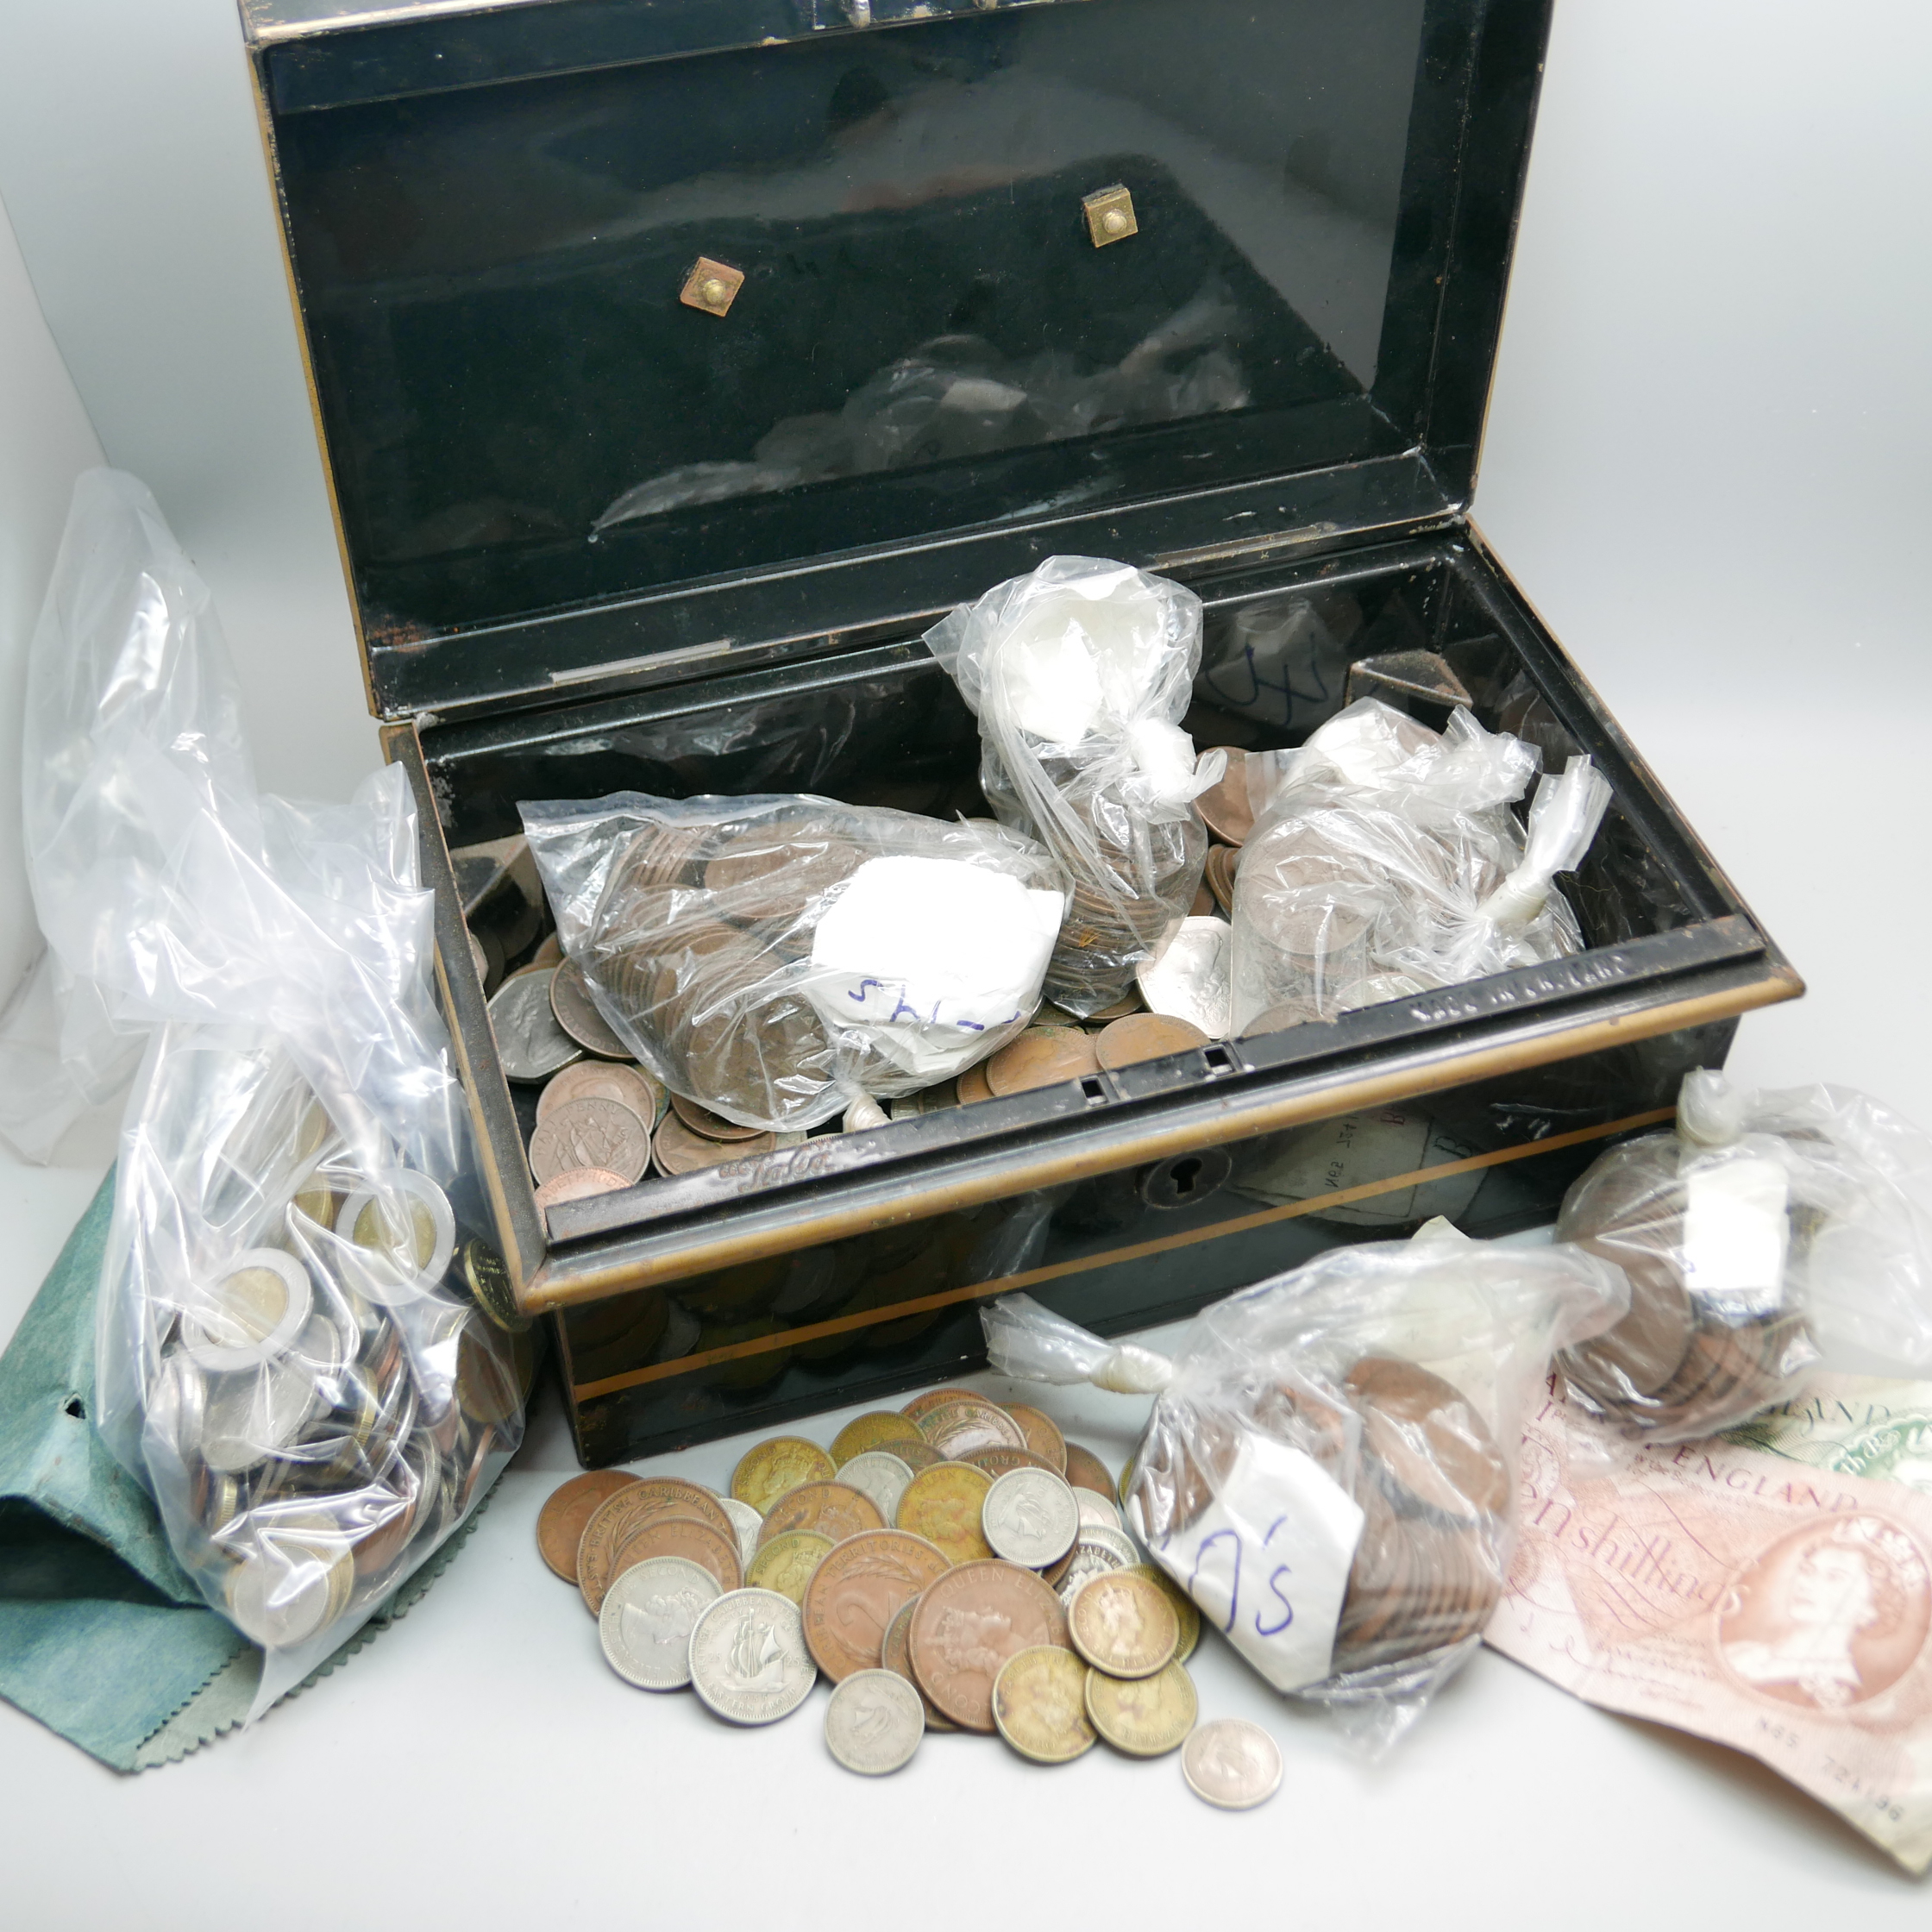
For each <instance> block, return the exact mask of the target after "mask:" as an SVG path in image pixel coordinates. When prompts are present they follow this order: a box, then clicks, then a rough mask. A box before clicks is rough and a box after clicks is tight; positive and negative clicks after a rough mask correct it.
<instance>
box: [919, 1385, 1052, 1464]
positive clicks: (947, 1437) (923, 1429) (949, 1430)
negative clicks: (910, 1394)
mask: <svg viewBox="0 0 1932 1932" xmlns="http://www.w3.org/2000/svg"><path fill="white" fill-rule="evenodd" d="M919 1433H920V1434H921V1435H922V1436H924V1437H925V1440H927V1441H928V1442H930V1443H931V1445H932V1446H933V1447H934V1448H935V1449H937V1450H938V1452H939V1453H940V1454H941V1455H942V1456H944V1457H945V1458H947V1460H948V1461H957V1460H958V1459H959V1458H962V1457H963V1456H965V1455H966V1454H968V1453H969V1452H971V1451H972V1450H975V1449H993V1448H1004V1449H1024V1448H1025V1447H1026V1435H1025V1434H1024V1433H1022V1431H1021V1429H1020V1427H1019V1423H1017V1422H1016V1421H1013V1417H1012V1416H1010V1415H1007V1412H1006V1410H1005V1409H1003V1408H1000V1405H999V1404H998V1403H997V1402H988V1400H987V1399H986V1397H985V1396H960V1397H958V1398H957V1400H956V1401H953V1402H940V1403H937V1404H935V1405H934V1406H933V1407H932V1408H929V1409H927V1410H926V1411H925V1414H924V1415H921V1416H920V1417H919Z"/></svg>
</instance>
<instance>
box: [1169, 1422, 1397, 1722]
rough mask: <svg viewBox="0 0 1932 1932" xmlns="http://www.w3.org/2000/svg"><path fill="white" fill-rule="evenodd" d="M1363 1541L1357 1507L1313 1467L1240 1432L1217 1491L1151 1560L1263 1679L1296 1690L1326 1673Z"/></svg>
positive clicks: (1298, 1454) (1279, 1446)
mask: <svg viewBox="0 0 1932 1932" xmlns="http://www.w3.org/2000/svg"><path fill="white" fill-rule="evenodd" d="M1135 1501H1136V1503H1137V1505H1138V1498H1136V1499H1135ZM1136 1513H1137V1515H1138V1509H1137V1511H1136ZM1137 1527H1138V1525H1137ZM1361 1539H1362V1512H1361V1509H1359V1508H1358V1506H1357V1504H1356V1502H1355V1500H1354V1498H1353V1497H1352V1496H1349V1495H1348V1494H1347V1493H1346V1491H1345V1490H1343V1489H1342V1487H1341V1485H1340V1484H1339V1483H1337V1482H1335V1481H1334V1479H1333V1477H1330V1476H1329V1475H1327V1472H1326V1471H1324V1470H1323V1469H1322V1467H1321V1465H1320V1464H1319V1463H1318V1462H1316V1461H1315V1460H1314V1458H1313V1457H1311V1456H1308V1455H1304V1454H1303V1453H1302V1451H1301V1450H1299V1449H1290V1448H1289V1446H1287V1445H1286V1444H1285V1443H1281V1442H1276V1441H1274V1440H1271V1439H1270V1438H1269V1437H1267V1436H1261V1435H1257V1434H1255V1433H1253V1432H1252V1431H1251V1430H1243V1431H1242V1433H1241V1447H1240V1451H1239V1454H1237V1456H1236V1457H1235V1458H1234V1467H1233V1469H1232V1470H1231V1471H1229V1472H1228V1477H1227V1480H1226V1483H1224V1484H1222V1485H1221V1490H1220V1495H1219V1496H1216V1497H1215V1499H1214V1502H1211V1503H1209V1504H1208V1508H1207V1509H1204V1510H1203V1511H1202V1512H1201V1515H1199V1516H1197V1517H1196V1518H1195V1520H1194V1521H1192V1522H1191V1523H1189V1525H1188V1527H1186V1528H1185V1529H1183V1530H1177V1531H1176V1533H1175V1534H1173V1535H1171V1536H1170V1537H1169V1538H1168V1539H1167V1540H1166V1541H1165V1542H1164V1543H1161V1544H1159V1545H1157V1546H1155V1548H1154V1557H1155V1560H1156V1561H1157V1562H1158V1563H1159V1565H1161V1567H1162V1568H1163V1569H1164V1570H1165V1571H1167V1573H1168V1574H1169V1575H1170V1577H1172V1578H1174V1580H1175V1582H1176V1583H1177V1584H1180V1586H1181V1587H1182V1589H1183V1590H1186V1591H1187V1593H1188V1594H1189V1596H1191V1597H1193V1598H1194V1600H1195V1603H1197V1604H1199V1605H1200V1607H1201V1615H1203V1616H1204V1617H1208V1618H1210V1619H1212V1620H1213V1622H1214V1624H1215V1625H1216V1626H1217V1627H1218V1628H1220V1630H1221V1631H1222V1632H1223V1633H1224V1634H1226V1638H1227V1640H1228V1641H1229V1642H1230V1643H1231V1644H1233V1646H1234V1647H1235V1649H1237V1650H1238V1651H1239V1652H1240V1653H1241V1654H1242V1656H1244V1657H1245V1658H1246V1659H1247V1660H1248V1661H1249V1663H1251V1664H1252V1665H1254V1667H1255V1668H1256V1669H1257V1670H1258V1671H1259V1672H1261V1674H1262V1676H1264V1678H1267V1679H1268V1681H1269V1683H1270V1684H1273V1685H1274V1687H1275V1688H1276V1689H1277V1691H1296V1690H1299V1689H1300V1688H1301V1687H1302V1685H1303V1684H1319V1683H1320V1681H1321V1679H1322V1678H1325V1677H1327V1675H1328V1673H1329V1670H1330V1668H1331V1666H1332V1664H1333V1659H1334V1653H1335V1625H1336V1622H1337V1621H1338V1619H1339V1617H1340V1615H1341V1610H1342V1597H1343V1596H1344V1595H1345V1594H1346V1591H1347V1589H1348V1572H1349V1567H1350V1565H1352V1563H1353V1562H1354V1561H1355V1546H1356V1545H1357V1544H1358V1542H1360V1541H1361Z"/></svg>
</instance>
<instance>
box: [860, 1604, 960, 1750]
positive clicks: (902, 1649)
mask: <svg viewBox="0 0 1932 1932" xmlns="http://www.w3.org/2000/svg"><path fill="white" fill-rule="evenodd" d="M918 1608H919V1598H918V1597H917V1596H913V1597H908V1598H907V1599H906V1602H905V1603H901V1604H900V1607H899V1614H898V1615H896V1616H895V1617H894V1619H893V1620H892V1622H890V1623H889V1624H888V1626H887V1627H886V1640H885V1642H884V1644H883V1645H882V1646H881V1650H880V1655H879V1662H880V1664H881V1667H882V1668H884V1669H886V1670H888V1671H891V1672H894V1674H895V1675H897V1676H899V1677H902V1678H905V1679H906V1682H907V1683H908V1684H911V1685H912V1687H913V1690H914V1691H919V1703H921V1704H923V1705H924V1706H925V1728H926V1729H927V1730H929V1731H957V1729H958V1728H959V1727H958V1725H957V1724H956V1723H954V1722H953V1721H952V1720H951V1718H950V1717H948V1716H944V1714H943V1713H942V1712H940V1711H938V1710H937V1709H934V1708H933V1703H932V1700H931V1698H930V1697H927V1696H926V1694H925V1691H920V1690H919V1679H918V1678H916V1677H914V1676H913V1653H912V1646H911V1634H912V1628H913V1611H914V1610H916V1609H918Z"/></svg>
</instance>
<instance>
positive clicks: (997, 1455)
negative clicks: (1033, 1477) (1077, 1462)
mask: <svg viewBox="0 0 1932 1932" xmlns="http://www.w3.org/2000/svg"><path fill="white" fill-rule="evenodd" d="M955 1460H956V1461H958V1462H963V1463H970V1464H971V1465H973V1467H974V1468H975V1469H983V1470H984V1471H986V1473H987V1474H988V1476H990V1477H992V1478H993V1479H994V1482H998V1481H999V1479H1000V1477H1002V1476H1004V1475H1006V1474H1007V1473H1008V1472H1009V1471H1013V1470H1016V1469H1044V1470H1045V1471H1048V1473H1049V1474H1051V1475H1054V1476H1057V1475H1058V1474H1059V1473H1060V1471H1059V1467H1058V1465H1057V1464H1054V1463H1051V1462H1049V1461H1048V1460H1047V1458H1045V1457H1044V1456H1037V1455H1035V1454H1034V1453H1033V1452H1032V1450H1031V1449H1008V1448H1007V1447H1006V1446H1004V1445H1003V1444H1001V1445H998V1446H994V1447H993V1448H991V1449H975V1450H973V1451H971V1452H969V1454H966V1455H963V1456H960V1457H957V1458H955Z"/></svg>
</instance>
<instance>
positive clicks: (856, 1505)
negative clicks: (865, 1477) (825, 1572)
mask: <svg viewBox="0 0 1932 1932" xmlns="http://www.w3.org/2000/svg"><path fill="white" fill-rule="evenodd" d="M884 1527H886V1519H885V1518H884V1517H883V1516H881V1515H880V1514H879V1509H878V1505H877V1504H876V1503H875V1502H873V1500H872V1498H871V1497H870V1496H868V1495H866V1493H865V1492H864V1490H855V1489H854V1488H853V1487H852V1485H851V1484H850V1483H801V1484H800V1485H799V1486H798V1488H796V1489H795V1490H787V1491H786V1492H785V1494H784V1495H783V1496H780V1497H779V1499H778V1501H777V1502H775V1503H773V1504H772V1506H771V1508H770V1509H768V1511H767V1512H766V1514H765V1521H764V1526H763V1527H762V1528H761V1529H760V1530H759V1532H758V1541H759V1544H760V1545H761V1546H762V1545H764V1544H766V1543H768V1542H770V1541H771V1540H772V1539H773V1538H774V1537H775V1536H783V1535H784V1534H786V1533H787V1531H789V1530H794V1529H811V1530H816V1531H817V1532H818V1533H819V1535H821V1536H829V1537H831V1540H832V1541H833V1542H835V1543H843V1542H844V1540H845V1539H846V1538H847V1537H848V1536H856V1535H858V1534H861V1533H862V1531H865V1530H869V1529H883V1528H884Z"/></svg>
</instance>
